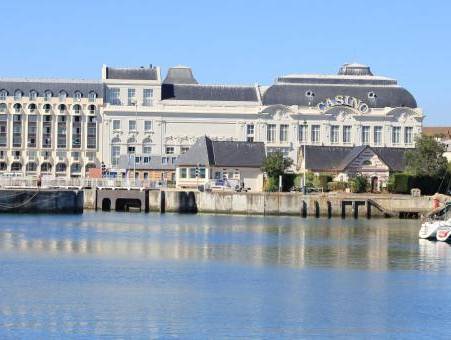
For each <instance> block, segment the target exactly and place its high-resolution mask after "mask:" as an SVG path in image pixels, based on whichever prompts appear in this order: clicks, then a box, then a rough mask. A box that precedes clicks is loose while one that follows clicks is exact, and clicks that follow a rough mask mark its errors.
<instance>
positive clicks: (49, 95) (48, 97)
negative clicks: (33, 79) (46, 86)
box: [44, 90, 53, 102]
mask: <svg viewBox="0 0 451 340" xmlns="http://www.w3.org/2000/svg"><path fill="white" fill-rule="evenodd" d="M52 96H53V94H52V91H49V90H47V91H45V92H44V100H45V101H47V102H48V101H49V100H51V99H52Z"/></svg>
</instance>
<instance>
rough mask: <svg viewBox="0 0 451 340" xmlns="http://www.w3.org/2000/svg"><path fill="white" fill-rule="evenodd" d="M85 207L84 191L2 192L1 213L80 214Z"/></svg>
mask: <svg viewBox="0 0 451 340" xmlns="http://www.w3.org/2000/svg"><path fill="white" fill-rule="evenodd" d="M83 205H84V193H83V191H82V190H65V189H38V188H34V189H1V190H0V213H48V214H80V213H82V212H83Z"/></svg>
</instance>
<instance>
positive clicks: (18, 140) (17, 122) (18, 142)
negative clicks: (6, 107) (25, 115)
mask: <svg viewBox="0 0 451 340" xmlns="http://www.w3.org/2000/svg"><path fill="white" fill-rule="evenodd" d="M13 147H15V148H20V147H22V117H21V115H13Z"/></svg>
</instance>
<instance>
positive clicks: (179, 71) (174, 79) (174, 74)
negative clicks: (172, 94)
mask: <svg viewBox="0 0 451 340" xmlns="http://www.w3.org/2000/svg"><path fill="white" fill-rule="evenodd" d="M163 84H198V82H197V80H196V79H195V78H194V76H193V71H192V70H191V68H189V67H185V66H176V67H171V68H169V70H168V74H167V76H166V78H165V79H164V80H163Z"/></svg>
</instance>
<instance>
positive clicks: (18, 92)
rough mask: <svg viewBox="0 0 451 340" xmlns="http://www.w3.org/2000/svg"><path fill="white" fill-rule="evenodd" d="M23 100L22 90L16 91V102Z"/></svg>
mask: <svg viewBox="0 0 451 340" xmlns="http://www.w3.org/2000/svg"><path fill="white" fill-rule="evenodd" d="M21 99H22V91H21V90H16V91H15V92H14V100H21Z"/></svg>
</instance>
